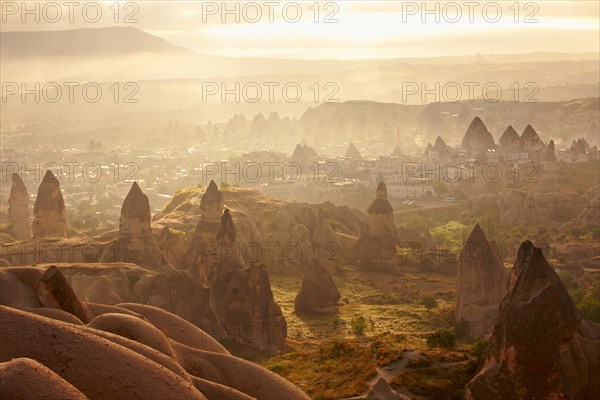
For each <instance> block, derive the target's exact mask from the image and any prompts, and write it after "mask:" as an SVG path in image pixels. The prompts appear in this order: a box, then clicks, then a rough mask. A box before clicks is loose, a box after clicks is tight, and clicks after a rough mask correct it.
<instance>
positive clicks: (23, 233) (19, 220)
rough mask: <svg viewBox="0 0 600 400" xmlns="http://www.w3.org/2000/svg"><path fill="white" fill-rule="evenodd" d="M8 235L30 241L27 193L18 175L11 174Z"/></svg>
mask: <svg viewBox="0 0 600 400" xmlns="http://www.w3.org/2000/svg"><path fill="white" fill-rule="evenodd" d="M8 223H9V228H8V230H9V233H10V234H11V236H12V237H13V238H15V239H16V240H29V239H31V228H30V226H29V193H28V192H27V188H26V187H25V184H24V183H23V181H22V180H21V177H20V176H19V175H18V174H12V186H11V188H10V195H9V197H8Z"/></svg>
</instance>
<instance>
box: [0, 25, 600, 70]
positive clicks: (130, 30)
mask: <svg viewBox="0 0 600 400" xmlns="http://www.w3.org/2000/svg"><path fill="white" fill-rule="evenodd" d="M75 35H78V36H80V37H79V38H78V40H79V41H82V42H84V43H85V44H86V46H73V43H72V42H69V43H67V42H66V41H64V39H70V38H69V37H75ZM60 36H63V37H60ZM81 36H83V38H82V37H81ZM7 38H8V39H7ZM34 39H35V40H34ZM57 39H62V40H63V41H64V45H65V47H66V48H65V49H62V52H63V53H65V54H56V53H52V50H56V49H57V47H58V46H56V40H57ZM99 39H102V40H110V39H120V40H119V41H118V43H119V45H120V46H117V47H116V48H112V45H113V44H114V43H112V44H111V45H110V46H108V44H107V43H103V42H102V40H99ZM134 39H137V40H138V41H140V42H141V43H138V45H141V46H138V48H136V47H135V46H134V45H135V44H136V43H131V41H132V40H134ZM23 40H25V43H23V42H22V41H23ZM128 40H129V42H128ZM53 41H54V42H55V43H54V46H52V45H51V44H52V42H53ZM92 41H93V43H95V44H104V45H105V46H104V47H106V48H105V49H103V48H102V47H101V48H99V49H98V48H93V47H92V48H89V47H87V45H88V44H89V43H90V42H92ZM18 42H20V43H18ZM0 43H1V44H2V46H1V47H0V52H1V54H2V56H4V57H10V56H17V57H36V56H39V55H40V54H42V55H44V54H45V55H51V56H77V55H82V54H72V53H73V52H74V51H81V50H82V49H83V50H85V51H84V52H83V54H88V55H91V53H92V52H93V51H94V50H96V51H97V50H105V51H106V50H108V49H112V50H113V51H112V52H108V53H107V55H108V54H122V53H128V52H134V53H135V52H143V51H149V52H165V51H179V52H183V53H188V54H193V55H197V56H204V57H214V58H215V59H229V60H232V59H244V60H248V59H259V60H271V61H298V62H300V61H303V62H308V63H311V62H314V63H327V62H343V63H346V62H347V63H350V62H352V63H369V62H382V63H386V64H387V63H398V62H405V63H414V62H418V61H420V60H422V61H428V62H429V63H431V62H434V61H438V62H440V63H442V64H443V63H444V62H448V63H453V60H460V59H463V58H466V57H475V56H476V55H475V54H463V55H431V56H410V57H393V58H389V57H388V58H354V59H350V58H286V57H264V56H263V57H244V56H221V55H214V54H210V53H205V52H200V51H198V50H195V49H191V48H189V47H185V46H178V45H176V44H173V43H171V42H170V41H168V40H166V39H164V38H162V37H161V36H159V35H155V34H152V33H149V32H146V31H144V30H142V29H139V28H136V27H132V26H109V27H99V28H76V29H61V30H45V31H42V30H40V31H4V32H0ZM59 43H60V42H59ZM49 44H50V46H49ZM40 49H41V50H42V51H40ZM17 50H19V51H17ZM23 50H26V51H23ZM66 50H69V52H70V53H71V54H69V53H68V52H66ZM115 50H116V51H115ZM481 56H482V57H483V58H491V59H494V60H495V59H496V58H501V57H513V58H514V57H516V58H525V60H522V61H520V62H532V61H530V60H528V59H529V58H531V59H533V58H534V57H535V62H544V61H558V60H564V61H567V60H572V61H581V60H592V59H598V58H599V57H598V54H596V53H592V52H583V53H565V52H547V51H533V52H528V53H522V52H520V53H505V54H481ZM540 56H541V58H540ZM565 57H566V58H565ZM486 62H487V60H486ZM486 62H484V64H485V63H486ZM494 62H498V61H494ZM510 62H513V63H514V62H519V61H515V60H511V61H510Z"/></svg>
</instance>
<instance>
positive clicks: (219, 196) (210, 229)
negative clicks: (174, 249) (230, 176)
mask: <svg viewBox="0 0 600 400" xmlns="http://www.w3.org/2000/svg"><path fill="white" fill-rule="evenodd" d="M223 206H224V198H223V193H221V192H220V191H219V188H218V187H217V184H216V183H215V181H213V180H211V181H210V183H209V185H208V187H207V188H206V191H205V192H204V195H203V196H202V200H201V201H200V207H199V209H200V221H198V224H197V225H196V230H195V231H194V234H193V237H192V240H191V241H190V246H189V248H188V252H187V259H188V263H189V264H190V265H191V266H192V269H193V271H194V274H195V275H196V276H197V277H199V278H200V279H203V280H205V279H206V276H207V274H206V270H205V269H206V261H207V258H208V257H209V254H208V253H210V252H211V251H212V250H211V249H213V248H214V245H215V243H216V239H217V233H218V231H219V227H220V226H221V217H222V214H223Z"/></svg>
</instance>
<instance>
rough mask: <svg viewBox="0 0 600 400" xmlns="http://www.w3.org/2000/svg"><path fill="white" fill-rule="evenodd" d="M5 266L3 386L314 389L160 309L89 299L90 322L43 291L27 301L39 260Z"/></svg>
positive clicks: (74, 390) (119, 391) (99, 392)
mask: <svg viewBox="0 0 600 400" xmlns="http://www.w3.org/2000/svg"><path fill="white" fill-rule="evenodd" d="M0 272H2V275H1V276H2V278H3V279H2V280H0V284H2V297H0V299H1V300H2V301H1V303H2V305H1V306H0V324H1V325H2V327H3V329H2V330H1V332H0V335H1V337H0V341H1V342H2V346H1V347H0V377H1V379H0V390H1V392H2V394H3V395H8V396H9V397H11V394H15V396H17V395H18V396H17V397H19V398H22V397H23V396H24V397H27V398H42V397H43V395H47V396H49V397H44V398H65V399H70V400H71V399H73V400H75V399H76V400H80V399H85V398H89V399H91V400H103V399H107V400H108V399H115V398H127V399H157V400H158V399H161V400H162V399H167V398H169V399H170V398H177V399H190V400H191V399H194V400H201V399H207V398H209V399H224V398H227V399H232V400H250V399H254V398H255V399H264V400H271V399H272V400H279V399H281V398H286V399H290V400H296V399H298V400H300V399H302V400H307V399H308V397H307V396H306V395H305V394H304V393H303V392H302V391H301V390H300V389H298V388H297V387H296V386H294V385H292V384H291V383H289V382H287V381H285V380H284V379H283V378H280V377H279V376H277V375H275V374H273V373H272V372H270V371H267V370H266V369H264V368H261V367H259V366H258V365H255V364H252V363H250V362H248V361H245V360H242V359H239V358H236V357H233V356H231V355H230V354H229V353H228V352H227V351H226V350H225V349H224V348H223V347H222V346H220V345H219V344H218V343H217V342H215V341H214V340H213V339H211V338H210V337H208V335H207V334H206V333H205V332H203V331H201V330H200V329H198V328H196V327H194V326H192V325H191V324H189V323H188V322H186V321H184V320H182V319H180V318H178V317H176V316H175V315H173V314H170V313H168V312H166V311H164V310H161V309H159V308H155V307H151V306H148V305H141V304H132V303H127V304H119V305H117V306H107V305H102V304H94V303H87V306H88V308H89V310H90V311H91V312H92V316H93V318H92V319H91V321H90V322H89V324H87V325H85V324H84V323H83V322H81V321H80V320H78V319H77V318H76V317H75V316H74V315H72V314H69V313H68V312H66V311H65V310H60V309H50V308H44V307H42V306H41V304H40V303H39V301H38V303H37V305H36V306H35V308H31V307H32V305H33V302H34V301H35V300H36V296H35V287H36V286H37V285H38V279H39V278H40V277H41V276H42V275H43V273H44V271H43V269H40V268H35V267H33V268H31V267H30V268H20V269H14V268H8V269H3V270H2V271H0ZM6 276H8V277H9V278H10V279H12V281H11V282H7V281H6V280H5V279H4V278H5V277H6ZM18 285H20V286H18ZM7 292H9V293H7ZM7 300H11V301H10V304H9V305H7V303H6V301H7ZM36 314H38V315H36ZM27 332H29V333H32V334H27ZM115 377H117V378H115ZM11 398H12V397H11ZM15 398H16V397H15Z"/></svg>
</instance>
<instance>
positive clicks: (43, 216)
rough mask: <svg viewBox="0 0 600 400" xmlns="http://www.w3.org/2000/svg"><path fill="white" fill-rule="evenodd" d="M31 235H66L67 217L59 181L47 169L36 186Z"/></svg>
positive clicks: (37, 237) (35, 236) (42, 236)
mask: <svg viewBox="0 0 600 400" xmlns="http://www.w3.org/2000/svg"><path fill="white" fill-rule="evenodd" d="M33 217H34V219H33V225H32V231H33V237H34V239H39V238H44V237H66V236H67V218H66V215H65V201H64V200H63V197H62V193H61V192H60V182H59V181H58V179H56V177H55V176H54V174H53V173H52V172H51V171H50V170H48V171H46V175H44V179H42V183H40V186H39V188H38V193H37V197H36V199H35V204H34V206H33Z"/></svg>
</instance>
